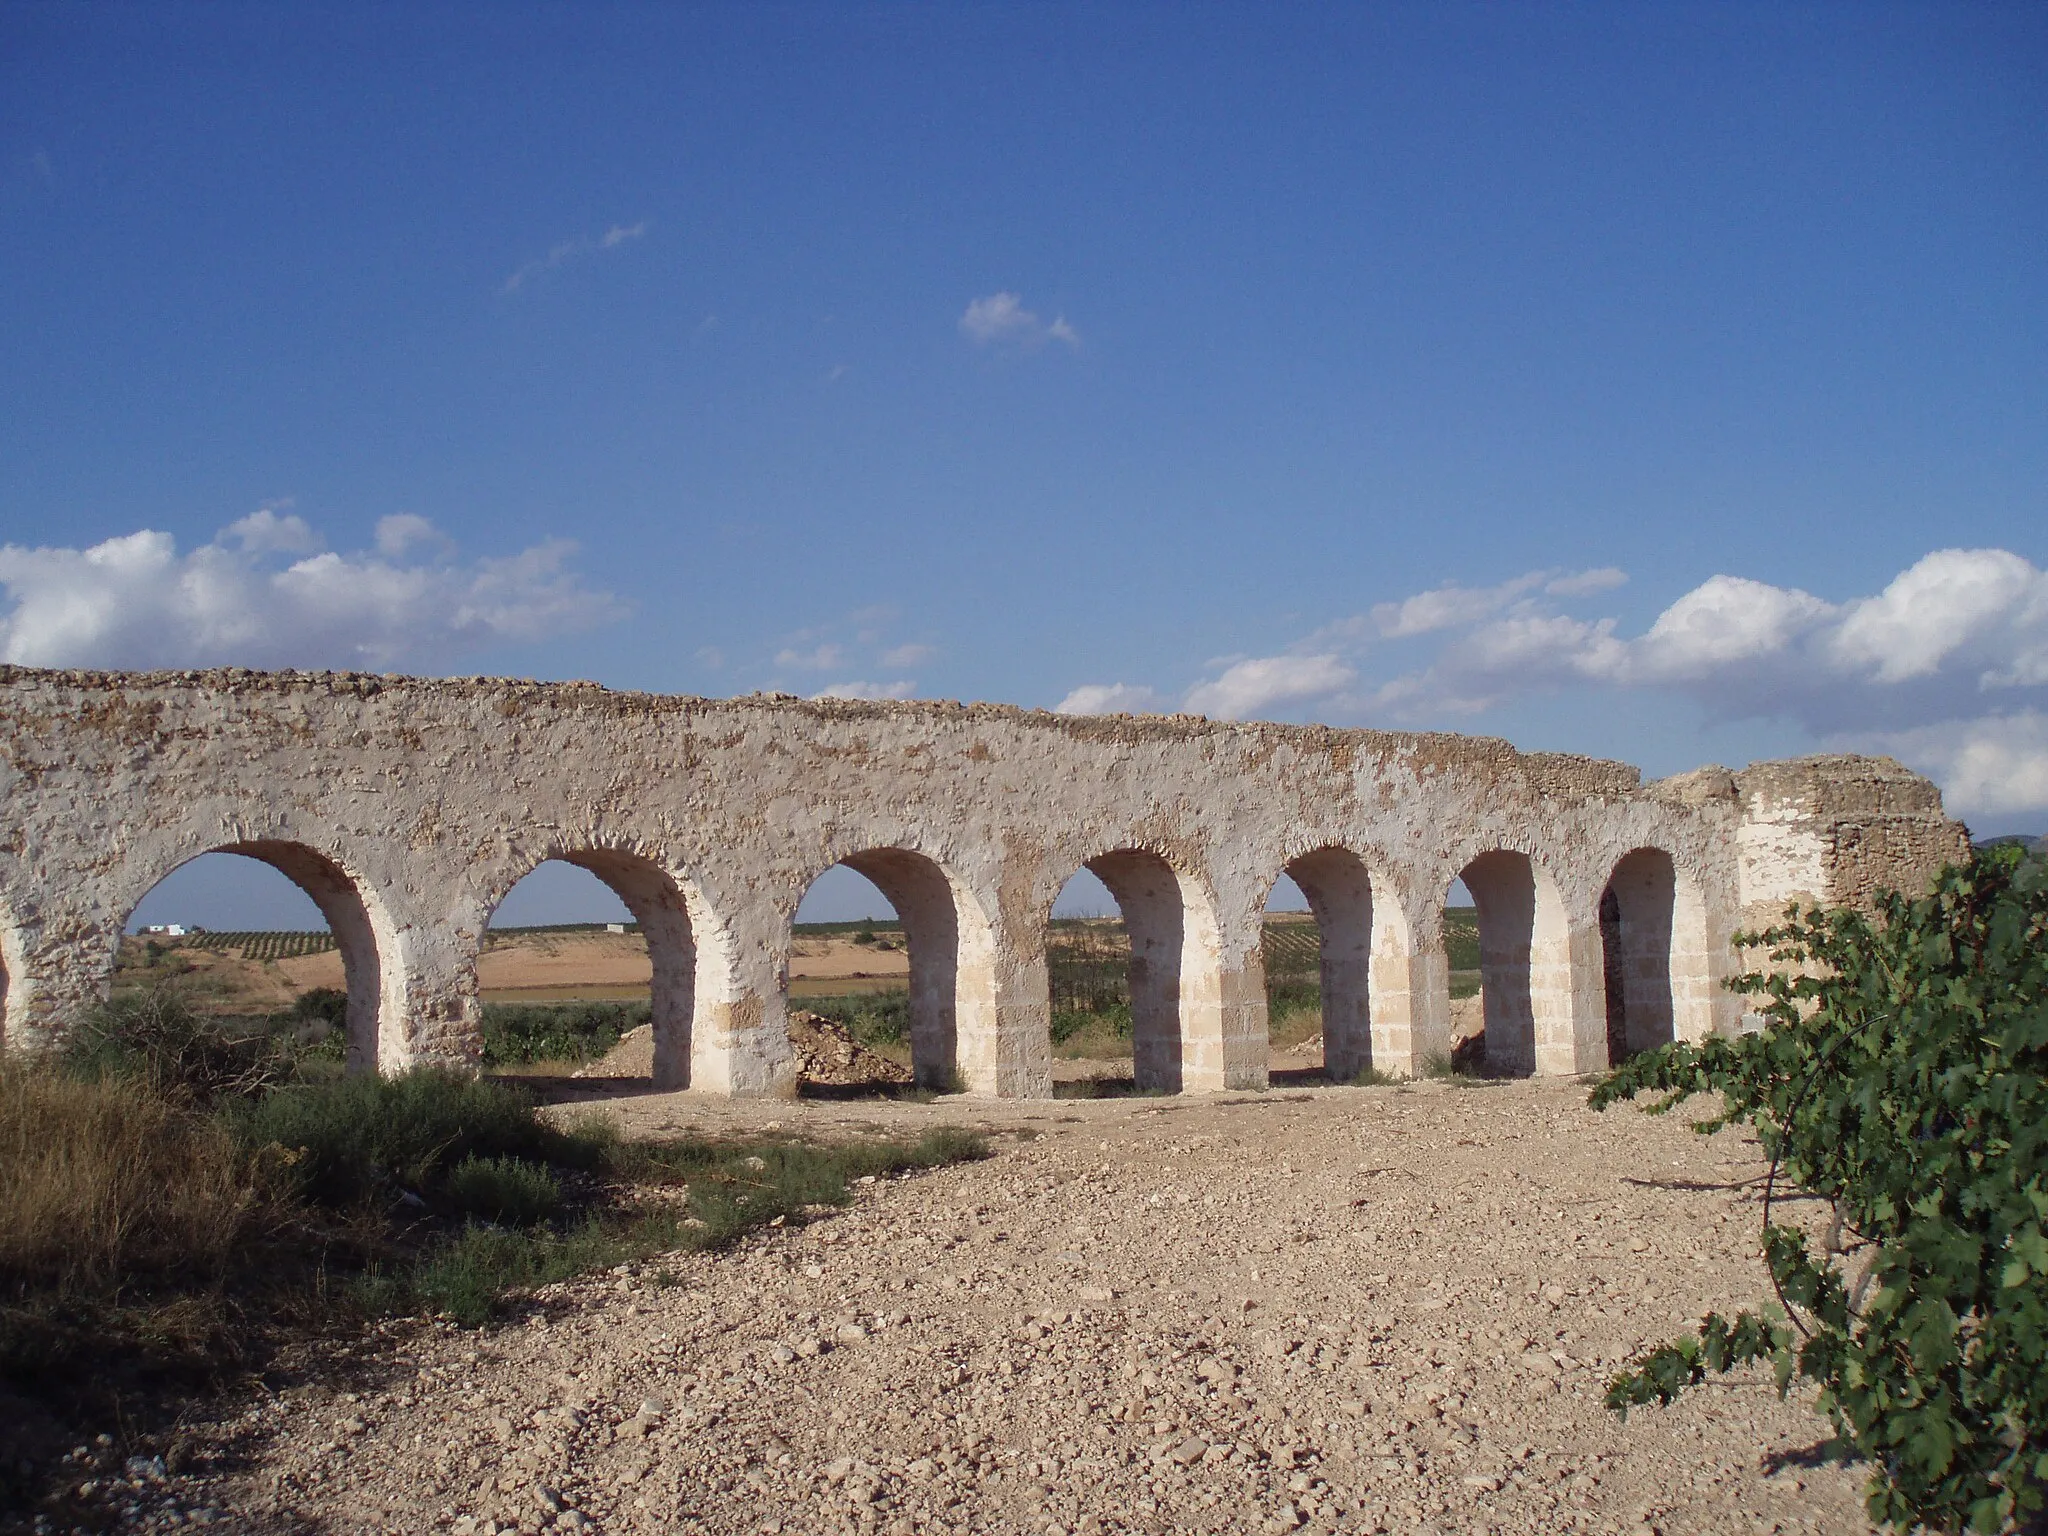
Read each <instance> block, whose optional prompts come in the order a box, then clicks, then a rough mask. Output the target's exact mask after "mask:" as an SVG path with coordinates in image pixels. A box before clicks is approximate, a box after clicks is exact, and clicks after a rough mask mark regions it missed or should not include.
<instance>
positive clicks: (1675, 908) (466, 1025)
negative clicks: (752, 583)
mask: <svg viewBox="0 0 2048 1536" xmlns="http://www.w3.org/2000/svg"><path fill="white" fill-rule="evenodd" d="M0 759H4V760H0V787H4V795H5V799H4V804H5V807H6V809H5V822H4V826H0V959H4V963H5V966H6V972H7V991H6V999H7V1001H6V1016H5V1018H6V1032H7V1039H8V1041H9V1042H10V1043H11V1044H21V1045H35V1044H38V1043H43V1042H47V1041H48V1040H49V1039H51V1038H53V1036H54V1035H55V1034H56V1033H57V1032H58V1031H59V1030H61V1028H62V1027H63V1026H64V1023H65V1021H66V1020H67V1019H69V1018H71V1017H74V1016H75V1015H76V1014H77V1012H78V1011H79V1010H80V1009H81V1008H83V1007H85V1006H87V1005H89V1004H90V1003H91V1002H92V1001H94V1000H95V999H97V998H99V997H101V996H103V995H104V991H105V988H106V986H107V982H108V977H109V974H110V971H111V966H112V961H113V957H114V953H115V950H116V947H117V945H118V942H119V937H120V933H121V930H122V928H123V926H124V924H125V922H126V919H127V917H128V914H129V913H130V912H131V911H132V910H133V908H134V906H135V904H136V903H137V902H138V901H139V900H140V899H141V897H142V896H143V895H144V894H145V893H146V892H147V891H148V890H149V889H150V888H151V887H152V886H153V885H155V884H156V883H157V881H159V880H161V879H162V878H163V877H164V876H165V875H167V874H168V873H170V872H171V870H173V869H175V868H176V867H177V866H178V865H180V864H182V863H184V862H185V861H187V860H189V859H191V858H193V857H196V856H197V855H199V854H202V853H205V852H208V851H211V850H219V849H228V850H233V851H236V852H242V853H248V854H252V855H253V856H256V857H259V858H263V859H266V860H268V861H269V862H271V863H273V864H275V865H276V866H277V867H279V868H280V869H282V870H283V871H284V872H285V873H286V874H288V875H290V876H291V877H292V878H293V879H295V880H297V881H298V882H299V883H300V884H301V885H302V886H303V887H304V888H305V889H307V891H308V892H309V894H311V895H312V896H313V898H314V899H315V900H316V901H317V902H319V903H320V905H321V907H322V910H323V911H324V912H325V913H326V915H327V917H328V920H329V922H330V924H331V926H332V927H333V928H334V930H335V933H336V935H337V938H338V940H339V942H340V946H341V949H342V952H343V957H344V961H345V963H346V965H347V969H348V973H349V983H350V994H351V1003H350V1033H351V1051H352V1057H353V1059H354V1060H355V1062H356V1063H357V1064H358V1065H361V1066H367V1065H370V1064H372V1063H375V1064H377V1065H381V1066H382V1067H384V1068H386V1069H391V1068H397V1067H401V1066H403V1065H406V1064H408V1063H412V1062H420V1061H437V1062H454V1063H462V1062H471V1061H474V1060H475V1057H476V1051H477V1021H478V1017H479V1008H478V1005H477V1001H476V960H477V955H478V952H479V950H480V947H481V943H482V939H483V935H484V930H485V928H486V926H487V924H488V922H489V918H490V914H491V912H492V910H493V909H494V908H495V906H496V905H497V903H498V901H499V900H500V899H501V898H502V897H503V896H504V894H505V893H506V892H507V891H508V890H509V889H510V888H511V887H512V886H513V885H514V884H515V883H517V881H518V880H519V879H520V878H522V877H523V876H524V875H526V874H527V873H528V872H529V871H530V870H531V869H532V868H533V867H534V866H535V865H536V864H538V863H540V862H541V861H542V860H544V859H547V858H550V857H560V858H566V859H569V860H572V861H573V862H576V863H579V864H582V865H583V866H585V867H586V868H589V869H591V870H593V871H594V872H595V873H597V874H598V875H599V876H601V877H602V878H604V879H606V880H607V881H608V882H609V883H610V884H611V885H612V886H613V888H614V889H616V890H618V892H619V893H620V895H621V897H622V898H623V899H624V900H625V901H626V904H627V905H628V907H629V908H631V909H632V910H633V911H634V913H635V915H636V916H637V917H638V918H639V919H640V921H641V923H642V926H643V929H644V930H645V932H646V933H647V935H648V941H649V947H650V950H651V951H652V953H653V959H654V967H655V983H654V992H655V1036H656V1041H655V1065H656V1075H657V1078H658V1079H659V1080H660V1081H662V1082H664V1083H666V1084H668V1085H672V1086H683V1085H689V1086H692V1087H697V1088H702V1089H708V1090H711V1091H716V1092H728V1093H753V1092H768V1091H776V1090H778V1089H780V1088H783V1087H785V1086H786V1085H787V1082H788V1077H789V1052H788V1042H787V1032H786V1029H785V1026H784V1008H785V988H786V979H787V965H788V955H789V951H790V925H791V921H792V919H793V917H794V914H795V911H796V907H797V903H798V902H799V901H800V900H801V898H802V896H803V893H804V891H805V890H806V889H807V888H808V886H809V885H810V883H811V881H812V880H813V879H814V878H815V877H816V876H817V875H818V874H819V873H820V872H821V871H822V870H824V869H826V868H827V867H829V866H830V865H832V864H835V863H838V862H841V861H846V862H849V863H851V864H853V865H854V866H855V867H857V868H859V869H861V870H862V871H863V872H864V873H867V874H868V875H869V876H870V877H871V878H873V879H875V880H876V881H877V883H878V884H880V885H881V886H882V887H883V889H884V891H885V892H887V893H888V894H889V895H890V897H891V898H892V900H894V901H895V903H896V905H897V907H898V911H899V913H900V914H901V916H902V917H903V919H904V921H905V924H906V927H907V929H908V936H909V947H910V951H911V965H912V971H913V979H912V996H913V1004H912V1006H913V1024H912V1032H913V1038H914V1042H915V1045H916V1050H917V1054H918V1067H919V1072H920V1074H921V1075H923V1076H925V1077H926V1078H927V1079H928V1080H935V1081H936V1080H943V1079H946V1078H955V1077H957V1079H959V1080H960V1081H962V1082H963V1083H964V1085H965V1086H967V1087H969V1088H971V1089H974V1090H976V1091H980V1092H985V1093H997V1094H1005V1095H1031V1094H1043V1093H1045V1092H1047V1091H1049V1085H1050V1045H1049V1040H1048V1013H1047V987H1046V973H1045V961H1044V953H1045V924H1046V920H1047V915H1048V913H1049V910H1050V908H1051V905H1052V902H1053V899H1054V898H1055V896H1056V895H1057V894H1058V893H1059V890H1060V888H1061V887H1062V886H1063V885H1064V884H1065V882H1066V881H1067V880H1068V879H1069V878H1070V877H1071V876H1072V875H1073V874H1074V873H1075V872H1076V871H1077V870H1079V869H1080V868H1082V867H1083V866H1084V865H1086V866H1090V867H1093V868H1095V869H1096V871H1097V873H1098V874H1100V875H1101V876H1102V877H1103V878H1104V880H1105V882H1106V883H1107V884H1108V885H1109V886H1110V887H1111V889H1112V891H1113V892H1114V893H1115V894H1116V895H1117V896H1118V898H1119V901H1120V903H1121V904H1122V906H1123V907H1124V911H1125V916H1126V919H1127V921H1128V922H1129V924H1130V927H1131V930H1132V935H1133V946H1134V952H1135V954H1136V961H1135V963H1134V975H1133V983H1134V987H1133V990H1134V996H1135V997H1136V998H1137V1007H1136V1009H1135V1010H1134V1011H1135V1013H1136V1014H1137V1034H1138V1040H1137V1049H1136V1056H1137V1061H1138V1070H1139V1073H1140V1077H1141V1080H1142V1081H1145V1082H1148V1083H1150V1084H1152V1085H1156V1086H1160V1087H1165V1088H1170V1089H1210V1088H1220V1087H1225V1086H1230V1087H1241V1086H1254V1085H1257V1084H1260V1083H1263V1081H1264V1080H1265V1072H1266V1020H1265V992H1264V982H1263V976H1262V974H1261V970H1260V943H1259V941H1260V931H1261V928H1260V922H1261V913H1262V910H1263V907H1264V904H1265V901H1266V898H1267V895H1268V893H1269V891H1270V890H1271V888H1272V885H1273V882H1274V881H1275V879H1276V878H1277V877H1278V876H1279V875H1280V874H1281V873H1282V872H1283V871H1285V870H1288V869H1289V868H1290V866H1292V867H1294V869H1295V870H1296V872H1297V873H1298V874H1300V875H1301V876H1302V880H1301V883H1302V885H1303V888H1304V889H1305V890H1306V891H1307V892H1308V894H1309V895H1310V897H1311V900H1312V903H1313V904H1314V905H1316V906H1317V908H1318V915H1319V917H1320V918H1321V920H1322V923H1323V928H1324V933H1325V943H1326V946H1328V947H1329V948H1330V949H1331V951H1332V953H1333V954H1334V955H1337V956H1339V957H1340V959H1341V957H1343V956H1347V955H1348V956H1349V957H1350V959H1349V961H1347V962H1345V964H1349V965H1350V966H1351V969H1350V970H1349V971H1346V970H1345V969H1344V965H1343V964H1340V965H1339V966H1338V970H1337V971H1336V972H1334V973H1333V975H1336V976H1337V978H1338V980H1339V981H1340V982H1343V985H1342V986H1339V987H1338V988H1337V991H1338V992H1341V993H1343V994H1344V997H1345V998H1348V999H1350V1000H1349V1001H1345V1002H1343V1003H1342V1007H1343V1008H1344V1009H1347V1010H1348V1013H1347V1014H1346V1017H1345V1018H1344V1019H1342V1020H1339V1021H1338V1023H1339V1025H1340V1026H1341V1027H1338V1028H1334V1029H1333V1030H1332V1040H1333V1043H1332V1046H1331V1066H1332V1067H1333V1069H1339V1070H1342V1071H1344V1072H1346V1073H1349V1072H1352V1071H1356V1070H1357V1069H1358V1068H1360V1067H1363V1066H1366V1065H1374V1066H1377V1067H1379V1068H1381V1069H1382V1070H1388V1071H1396V1072H1399V1071H1410V1070H1414V1069H1415V1068H1416V1067H1417V1066H1418V1064H1419V1063H1420V1062H1421V1061H1422V1060H1423V1059H1424V1058H1425V1057H1426V1056H1428V1055H1429V1054H1431V1053H1432V1052H1438V1051H1442V1050H1444V1049H1445V1048H1447V1046H1448V1043H1449V1003H1448V992H1447V981H1448V972H1447V970H1446V966H1445V962H1444V952H1443V945H1442V937H1441V911H1442V904H1443V900H1444V893H1445V890H1446V888H1447V887H1448V886H1449V884H1450V882H1451V881H1452V880H1453V879H1454V878H1456V877H1458V876H1459V875H1460V874H1461V873H1465V872H1468V871H1469V873H1468V883H1471V884H1472V885H1473V889H1474V892H1475V895H1476V896H1477V898H1478V900H1479V901H1480V904H1481V908H1482V912H1481V917H1482V925H1483V927H1484V929H1485V932H1484V936H1483V938H1484V948H1485V951H1486V960H1485V966H1486V978H1487V1005H1486V1006H1487V1016H1488V1020H1489V1045H1490V1048H1492V1047H1493V1046H1494V1045H1495V1044H1496V1043H1497V1045H1498V1048H1499V1049H1500V1051H1501V1052H1502V1053H1503V1054H1502V1059H1504V1060H1505V1059H1512V1058H1516V1057H1519V1058H1520V1059H1521V1060H1522V1062H1523V1064H1524V1065H1526V1066H1528V1067H1531V1068H1533V1069H1534V1070H1536V1071H1541V1072H1573V1071H1585V1070H1590V1069H1592V1068H1595V1067H1598V1066H1600V1065H1603V1064H1604V1062H1605V1060H1606V1052H1607V1043H1606V1042H1607V1021H1606V1016H1605V1014H1606V995H1605V988H1604V985H1603V979H1602V977H1603V952H1602V941H1601V931H1600V924H1599V903H1600V898H1601V894H1602V892H1603V890H1604V889H1605V888H1606V887H1607V885H1608V882H1609V880H1610V878H1613V877H1615V875H1616V870H1617V866H1618V865H1620V864H1621V863H1622V861H1623V859H1624V858H1625V857H1626V856H1629V855H1631V854H1634V855H1636V858H1635V860H1634V861H1633V862H1632V863H1631V865H1630V866H1629V869H1630V870H1631V871H1633V872H1634V873H1633V875H1632V876H1631V878H1630V880H1629V881H1628V882H1627V885H1628V889H1629V890H1630V891H1632V892H1634V893H1636V894H1634V895H1633V896H1631V897H1630V898H1629V900H1628V902H1626V903H1625V904H1624V907H1623V917H1622V922H1623V925H1624V928H1625V929H1627V930H1628V937H1627V938H1626V942H1627V943H1628V945H1629V946H1630V950H1629V959H1628V962H1627V964H1628V969H1629V974H1630V975H1631V976H1632V977H1634V978H1635V980H1634V981H1632V982H1631V986H1633V987H1635V988H1636V989H1637V992H1638V993H1639V994H1640V995H1642V997H1643V998H1644V1002H1643V1003H1642V1007H1643V1008H1645V1009H1646V1010H1648V1011H1647V1012H1646V1013H1645V1015H1644V1017H1645V1018H1648V1019H1650V1020H1651V1021H1652V1027H1653V1028H1656V1029H1661V1030H1665V1031H1668V1032H1670V1033H1676V1034H1677V1035H1679V1036H1681V1037H1697V1036H1698V1035H1701V1034H1704V1033H1706V1032H1707V1031H1709V1030H1712V1029H1727V1028H1731V1027H1733V1025H1734V1022H1735V1020H1736V1018H1737V1016H1738V1014H1737V1009H1736V1007H1735V1004H1734V1000H1733V999H1732V998H1730V997H1729V996H1728V995H1727V994H1726V993H1725V992H1724V991H1723V990H1722V989H1721V987H1720V985H1719V983H1720V981H1721V980H1722V978H1723V977H1725V976H1726V975H1727V974H1728V973H1729V970H1730V967H1731V966H1732V964H1733V957H1732V955H1731V952H1730V949H1729V934H1730V933H1731V932H1732V931H1733V929H1734V927H1735V925H1736V923H1737V921H1738V919H1739V918H1740V917H1741V916H1742V915H1743V914H1744V913H1745V912H1747V911H1748V910H1750V909H1751V908H1753V907H1755V906H1756V905H1757V904H1758V903H1766V902H1774V903H1776V904H1778V905H1782V899H1783V897H1784V896H1786V895H1788V894H1790V893H1791V892H1793V891H1795V890H1811V891H1812V892H1814V893H1815V894H1818V895H1821V896H1823V897H1825V898H1827V899H1853V898H1854V896H1855V895H1856V893H1858V892H1861V891H1865V890H1867V889H1868V888H1869V883H1870V882H1871V881H1873V880H1878V879H1891V880H1898V881H1900V882H1903V883H1907V884H1911V883H1915V882H1916V881H1917V880H1920V879H1924V877H1925V873H1926V872H1927V871H1928V870H1931V869H1932V868H1933V867H1934V866H1935V865H1936V864H1938V863H1939V862H1940V861H1941V859H1942V858H1944V857H1951V856H1953V853H1954V851H1955V850H1956V848H1957V847H1958V846H1959V841H1958V839H1959V837H1960V832H1959V829H1957V828H1956V827H1955V826H1954V824H1953V823H1950V822H1948V821H1947V820H1946V819H1945V818H1944V817H1943V816H1942V814H1941V809H1940V801H1939V797H1938V795H1937V794H1936V793H1935V791H1934V789H1933V786H1931V785H1929V784H1927V783H1926V782H1925V781H1924V780H1921V779H1918V778H1916V777H1914V776H1913V775H1911V774H1908V773H1906V771H1905V770H1904V769H1901V768H1899V767H1898V765H1896V764H1893V763H1889V762H1888V761H1886V760H1882V759H1879V760H1865V759H1850V758H1827V759H1804V760H1801V761H1800V762H1797V763H1789V764H1766V765H1760V766H1759V767H1755V768H1751V769H1749V770H1746V771H1745V772H1744V773H1742V774H1739V775H1730V774H1728V773H1727V772H1726V771H1725V770H1718V769H1717V770H1702V771H1701V772H1700V773H1698V774H1692V775H1686V776H1684V777H1683V778H1682V779H1678V780H1667V781H1664V782H1662V783H1660V784H1653V785H1650V786H1647V787H1644V786H1642V785H1641V784H1640V781H1639V776H1638V774H1637V772H1636V770H1634V769H1633V768H1630V767H1628V766H1626V765H1624V764H1620V763H1612V762H1602V761H1597V760H1594V759H1588V758H1579V757H1571V756H1565V755H1559V754H1538V753H1521V752H1517V751H1516V750H1515V749H1514V748H1513V747H1511V746H1509V745H1508V744H1507V743H1505V742H1502V741H1497V740H1492V739H1487V738H1474V737H1459V736H1452V735H1443V734H1409V733H1393V732H1380V731H1340V730H1331V729H1325V728H1321V727H1302V726H1281V725H1266V724H1243V725H1228V724H1217V723H1213V722H1209V721H1206V720H1200V719H1196V718H1192V717H1184V716H1168V717H1155V716H1146V717H1136V718H1133V717H1127V716H1113V717H1088V716H1082V717H1068V716H1057V715H1050V714H1045V713H1041V712H1030V711H1023V710H1018V709H1014V708H1008V707H999V706H991V705H966V706H962V705H957V704H896V703H865V702H809V703H805V702H799V701H797V700H793V699H787V698H761V697H755V698H746V699H729V700H710V699H695V698H674V697H662V696H653V695H645V694H627V693H614V692H611V691H608V690H606V689H603V688H600V687H597V686H595V685H592V684H539V683H523V682H508V681H496V680H487V679H466V680H449V681H427V680H416V679H398V678H384V677H369V676H356V675H341V674H319V675H307V674H289V673H287V674H264V673H254V672H243V671H215V672H202V673H150V674H112V673H87V672H45V671H32V670H25V669H15V668H0ZM1645 851H1647V852H1645ZM1617 890H1618V891H1619V890H1620V887H1619V886H1617ZM1631 911H1634V912H1635V913H1636V915H1635V916H1634V917H1631V916H1630V912H1631ZM1660 933H1661V935H1662V936H1661V937H1660V936H1659V935H1660ZM1360 967H1362V968H1363V970H1364V972H1365V975H1366V985H1365V986H1364V988H1363V994H1364V995H1363V996H1359V995H1358V994H1359V992H1360V989H1359V987H1358V986H1357V985H1356V981H1357V974H1358V970H1359V969H1360ZM1346 976H1348V977H1350V980H1349V981H1348V982H1346V981H1344V977H1346ZM1660 978H1661V979H1660ZM1652 994H1655V995H1654V996H1653V995H1652ZM1632 1006H1633V1005H1632ZM1659 1009H1663V1010H1665V1012H1666V1013H1668V1015H1669V1021H1670V1022H1669V1024H1668V1025H1664V1024H1660V1023H1657V1022H1656V1021H1657V1020H1658V1019H1660V1018H1661V1017H1662V1015H1660V1014H1659V1013H1658V1010H1659ZM1630 1038H1631V1040H1633V1039H1634V1038H1635V1037H1634V1034H1633V1033H1631V1035H1630Z"/></svg>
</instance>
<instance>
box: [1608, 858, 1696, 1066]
mask: <svg viewBox="0 0 2048 1536" xmlns="http://www.w3.org/2000/svg"><path fill="white" fill-rule="evenodd" d="M1600 939H1601V957H1602V962H1603V965H1602V969H1603V972H1604V980H1605V983H1606V987H1605V990H1606V995H1607V1047H1608V1059H1609V1061H1610V1063H1618V1062H1620V1061H1621V1060H1623V1059H1624V1058H1625V1057H1628V1056H1632V1055H1634V1054H1636V1053H1637V1052H1638V1051H1647V1050H1653V1049H1655V1048H1656V1047H1657V1046H1660V1045H1668V1044H1669V1043H1670V1042H1671V1041H1673V1040H1697V1039H1700V1038H1701V1037H1702V1036H1704V1035H1706V1034H1708V1033H1710V1032H1711V1031H1712V1028H1713V1001H1714V998H1713V978H1712V975H1711V965H1710V960H1709V942H1708V938H1707V914H1706V901H1705V898H1704V896H1703V894H1702V893H1701V891H1700V887H1699V883H1698V881H1697V880H1695V879H1693V878H1692V876H1691V875H1690V874H1689V873H1688V872H1686V871H1684V870H1683V869H1681V868H1680V866H1679V865H1678V863H1677V862H1676V861H1675V860H1674V859H1673V858H1672V856H1671V855H1670V854H1669V853H1668V852H1666V851H1665V850H1664V849H1662V848H1656V847H1647V846H1646V847H1640V848H1634V849H1631V850H1630V851H1629V852H1627V853H1625V854H1623V855H1622V856H1621V858H1620V859H1618V860H1616V861H1615V865H1614V869H1613V872H1612V873H1611V874H1610V875H1609V876H1608V879H1607V885H1606V887H1605V889H1603V890H1602V891H1601V893H1600Z"/></svg>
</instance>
